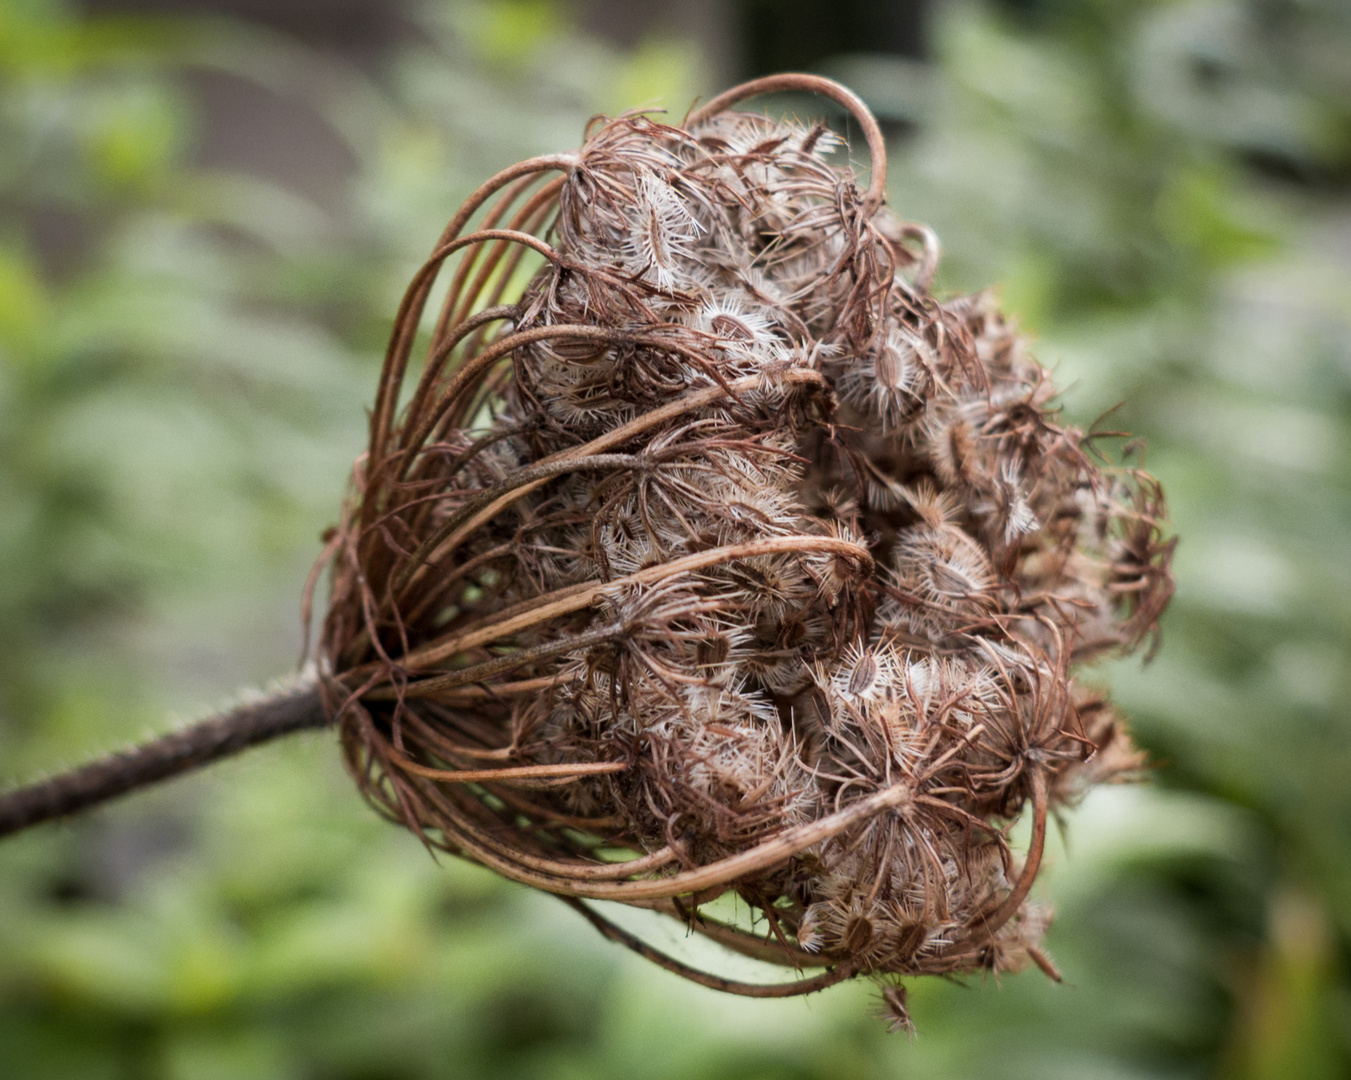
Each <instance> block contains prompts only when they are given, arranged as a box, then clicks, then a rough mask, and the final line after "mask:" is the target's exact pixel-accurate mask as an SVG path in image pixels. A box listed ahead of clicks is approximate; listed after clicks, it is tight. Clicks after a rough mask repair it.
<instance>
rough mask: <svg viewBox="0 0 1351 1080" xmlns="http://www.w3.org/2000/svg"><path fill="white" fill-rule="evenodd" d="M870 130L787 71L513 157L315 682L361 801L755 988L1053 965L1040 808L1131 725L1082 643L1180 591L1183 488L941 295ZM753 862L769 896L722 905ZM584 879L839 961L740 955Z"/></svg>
mask: <svg viewBox="0 0 1351 1080" xmlns="http://www.w3.org/2000/svg"><path fill="white" fill-rule="evenodd" d="M770 89H807V90H814V91H816V92H819V93H822V94H825V95H827V96H830V97H833V98H835V99H836V100H837V101H839V102H841V103H843V104H845V105H846V106H847V107H848V108H850V109H851V110H852V111H853V113H854V115H855V116H856V118H857V119H858V121H859V123H860V124H861V126H862V128H863V130H864V132H865V134H866V136H867V139H868V143H869V149H870V151H871V154H872V182H871V185H870V187H869V188H868V189H867V190H866V191H865V190H861V189H860V188H859V187H858V185H857V184H856V182H855V179H854V176H853V174H852V173H851V172H849V171H848V170H846V169H842V168H840V167H838V166H837V165H835V164H833V163H832V155H833V154H835V153H836V151H837V149H838V148H839V145H840V144H839V141H838V139H837V138H836V137H835V136H834V135H833V134H832V133H831V132H830V131H828V130H826V129H825V128H824V127H821V126H815V127H809V126H803V125H799V124H796V123H781V122H774V121H770V120H768V119H766V118H764V117H762V116H757V115H750V114H747V113H743V112H737V111H731V110H730V106H731V105H732V104H734V103H735V102H736V101H738V100H740V99H742V98H744V97H746V96H749V95H750V94H753V93H757V92H762V91H764V90H770ZM884 166H885V159H884V157H883V155H882V146H881V138H880V135H879V134H878V132H877V128H876V124H875V123H874V122H873V120H872V118H871V116H869V115H868V113H867V111H866V109H864V107H863V106H862V104H861V103H860V102H859V101H858V100H857V99H856V98H855V97H854V96H853V95H852V94H850V93H849V92H848V91H847V90H845V89H843V88H842V87H839V86H837V85H836V84H833V83H828V82H826V81H825V80H820V79H815V78H812V77H807V76H784V77H778V78H777V79H772V80H761V81H760V82H758V83H752V84H749V85H747V86H745V87H742V88H740V89H738V90H736V91H732V92H730V93H729V94H727V95H724V96H723V97H721V98H719V99H716V100H715V101H714V102H712V103H711V104H710V105H709V106H707V107H705V108H704V109H702V110H700V111H699V112H697V113H696V114H693V115H692V116H690V117H689V118H687V120H686V122H685V124H684V126H681V127H676V126H668V125H665V124H661V123H658V122H656V121H655V120H653V119H650V118H648V117H645V116H641V115H629V116H625V117H621V118H619V119H616V120H609V121H602V122H598V123H597V124H596V125H594V127H593V130H592V131H591V133H590V135H589V136H588V138H587V140H586V142H585V144H584V145H583V146H582V148H581V149H580V150H579V151H578V152H577V153H576V154H572V155H560V156H557V157H551V158H540V159H534V160H532V161H529V162H525V163H522V164H521V165H519V166H516V167H514V168H512V169H508V170H506V171H505V172H504V173H502V174H499V176H497V177H495V178H494V179H493V180H492V181H490V182H489V183H488V184H486V185H484V187H483V188H481V189H480V190H479V191H478V192H476V193H475V194H474V195H473V196H472V197H471V198H470V200H469V202H468V203H466V205H465V206H464V207H463V208H462V210H461V211H460V213H459V214H457V216H456V218H455V219H454V220H453V221H452V223H451V225H450V226H449V228H448V229H447V231H446V233H445V234H444V235H443V236H442V238H441V241H440V243H439V245H438V247H437V250H436V252H435V253H434V255H433V256H432V258H431V260H430V261H429V262H428V263H427V265H426V266H425V267H424V268H423V270H422V271H421V272H420V273H419V274H418V276H417V278H415V280H414V282H413V284H412V286H411V287H410V290H409V293H408V296H407V298H406V300H405V303H404V305H403V308H402V310H401V312H400V315H399V319H398V322H397V325H396V329H395V332H394V336H393V341H392V343H391V347H390V352H389V356H388V359H387V363H386V367H385V372H384V377H383V380H382V383H381V387H380V393H379V397H378V400H377V403H376V407H375V411H374V415H373V418H372V435H371V445H370V450H369V453H368V454H367V455H366V456H364V457H363V458H362V459H361V460H360V461H359V463H358V466H357V469H356V471H355V480H354V484H355V495H354V498H353V499H352V500H351V502H350V505H349V506H348V507H347V510H346V513H345V516H344V519H343V521H342V524H341V527H340V528H339V529H338V530H337V531H336V534H335V536H334V539H333V541H332V543H331V545H330V555H331V557H332V558H333V560H334V576H333V594H332V601H331V610H330V612H329V615H328V618H327V622H326V624H325V630H324V640H323V650H322V651H323V659H324V661H325V665H326V672H327V674H326V682H327V696H328V701H329V706H330V708H331V710H332V712H333V713H334V715H335V716H336V717H337V718H338V719H339V721H340V723H341V728H342V732H343V737H344V740H345V746H346V751H347V755H348V759H349V761H350V764H351V767H352V769H353V770H354V772H355V774H356V775H357V777H358V778H359V780H360V782H361V784H362V786H363V788H364V790H365V791H366V793H367V795H368V796H369V797H370V798H371V799H372V800H373V801H374V802H375V804H376V805H377V806H378V807H380V808H382V809H383V810H384V811H386V812H387V813H388V814H389V815H390V816H391V817H392V818H394V819H396V820H398V821H401V822H403V823H405V824H406V825H407V826H408V827H409V828H411V829H413V830H414V831H415V832H417V833H418V834H419V835H420V836H421V837H422V838H423V839H424V840H425V841H426V842H427V843H429V844H432V845H435V846H438V847H442V848H444V849H446V850H449V851H452V852H455V853H457V854H461V855H464V856H466V857H468V858H471V859H474V860H476V861H478V862H480V863H483V864H485V865H487V866H490V867H493V868H495V869H497V870H499V871H501V872H502V873H504V874H506V875H507V876H509V877H511V878H514V879H516V880H518V881H522V882H525V883H527V884H529V885H533V886H537V887H539V888H541V889H546V890H549V891H551V892H554V893H557V894H559V895H561V896H564V897H566V898H569V899H570V900H571V901H572V902H574V903H576V904H577V905H578V906H579V907H581V908H582V910H583V911H584V913H585V914H586V915H587V917H588V918H589V919H591V921H592V922H593V923H595V924H596V925H597V926H599V927H600V928H601V929H602V931H603V932H605V933H606V934H607V935H608V936H610V937H612V938H615V939H616V940H622V941H624V942H625V943H626V944H629V945H630V946H632V947H634V948H637V949H639V950H640V951H642V952H643V953H644V955H648V956H650V957H652V958H653V959H656V960H658V961H659V962H661V963H663V964H664V965H665V966H668V967H670V968H672V969H673V970H678V971H680V972H681V973H682V974H685V975H687V976H689V977H691V978H695V979H697V980H699V981H701V982H704V983H706V984H709V985H715V986H719V987H721V988H723V989H730V990H735V991H737V992H741V993H750V994H756V995H760V996H766V995H770V994H788V993H800V992H807V991H810V990H814V989H817V988H819V987H821V986H824V985H827V984H829V983H831V982H836V981H839V980H840V979H844V978H848V977H851V976H853V975H856V974H861V973H862V974H869V975H873V976H876V977H879V978H883V979H885V978H886V977H888V976H899V975H908V974H919V973H949V972H962V971H969V970H974V969H982V968H984V969H994V970H996V971H1012V970H1017V969H1018V968H1020V967H1022V966H1024V965H1025V964H1026V963H1027V962H1028V961H1029V960H1032V961H1036V962H1037V963H1039V964H1040V965H1041V966H1043V967H1044V968H1046V969H1047V970H1048V971H1053V970H1054V969H1053V968H1051V967H1050V965H1049V962H1048V961H1046V960H1045V958H1044V957H1043V956H1042V955H1041V954H1040V952H1039V951H1038V941H1039V939H1040V937H1041V935H1042V932H1043V931H1044V929H1045V928H1046V925H1047V922H1048V914H1047V912H1046V911H1045V909H1043V908H1041V907H1039V906H1037V905H1035V904H1033V903H1031V902H1029V900H1028V898H1027V897H1028V890H1029V887H1030V885H1031V883H1032V879H1033V877H1034V876H1035V874H1036V872H1037V868H1038V865H1039V863H1040V857H1041V848H1042V843H1043V839H1044V835H1045V823H1046V816H1047V813H1048V810H1050V809H1052V808H1054V807H1055V806H1058V805H1062V804H1065V803H1067V802H1069V801H1072V800H1073V799H1074V798H1075V797H1076V796H1077V795H1078V794H1079V793H1080V792H1081V791H1082V790H1083V789H1084V788H1085V787H1086V786H1087V785H1089V784H1091V783H1095V782H1098V781H1102V780H1107V779H1111V778H1113V777H1115V776H1118V775H1120V774H1121V773H1122V772H1125V771H1129V770H1131V769H1133V768H1136V767H1138V764H1139V762H1138V758H1137V756H1136V754H1135V753H1134V751H1133V750H1132V749H1131V746H1130V743H1129V741H1128V739H1127V738H1126V736H1125V735H1124V733H1123V732H1122V729H1121V727H1120V725H1119V724H1118V722H1117V721H1116V719H1115V717H1114V716H1113V713H1112V710H1111V709H1110V707H1109V706H1108V705H1107V703H1106V702H1105V701H1104V700H1103V699H1102V698H1101V697H1098V696H1095V695H1093V694H1091V693H1089V692H1086V691H1084V690H1083V689H1081V688H1079V687H1078V686H1076V685H1075V684H1074V682H1073V681H1072V679H1071V675H1070V673H1071V671H1072V670H1073V669H1074V668H1075V666H1076V665H1077V664H1079V663H1080V662H1082V661H1084V660H1087V659H1090V658H1092V657H1094V656H1097V655H1099V654H1101V653H1103V652H1105V651H1118V652H1119V651H1125V650H1129V649H1132V648H1134V647H1135V646H1136V645H1138V644H1139V643H1140V642H1141V640H1142V639H1143V638H1145V637H1147V636H1148V635H1150V634H1151V633H1152V632H1153V631H1154V629H1155V626H1156V620H1157V617H1158V615H1159V613H1160V611H1161V610H1162V608H1163V606H1164V604H1165V603H1166V602H1167V599H1168V597H1169V595H1170V592H1171V588H1172V583H1171V578H1170V576H1169V558H1170V554H1171V542H1170V541H1167V540H1165V539H1164V536H1163V531H1162V528H1161V524H1160V522H1161V515H1162V496H1161V493H1160V490H1159V487H1158V485H1157V484H1156V483H1155V481H1154V480H1152V479H1151V478H1150V477H1148V476H1147V475H1145V474H1143V473H1141V472H1138V471H1133V470H1125V469H1119V468H1111V467H1107V466H1106V465H1105V464H1103V463H1102V462H1101V461H1100V459H1099V458H1098V456H1097V455H1096V454H1095V453H1094V451H1093V447H1092V440H1091V439H1090V438H1088V437H1086V436H1085V435H1084V433H1083V432H1081V431H1078V430H1075V429H1073V428H1068V427H1064V426H1062V425H1061V424H1060V423H1059V422H1058V419H1057V416H1056V413H1055V412H1054V410H1053V407H1052V399H1053V395H1054V388H1053V386H1052V385H1051V383H1050V380H1049V378H1048V376H1047V372H1046V371H1045V370H1044V369H1042V368H1041V367H1040V366H1038V364H1037V363H1036V362H1035V361H1034V360H1033V359H1031V358H1030V357H1029V356H1028V355H1027V353H1026V351H1025V350H1024V347H1023V343H1022V342H1021V341H1020V339H1019V337H1018V336H1017V334H1016V333H1015V332H1014V331H1013V330H1012V328H1011V327H1010V326H1009V325H1008V323H1007V322H1006V321H1005V319H1004V318H1003V316H1002V315H1001V314H1000V312H999V311H998V309H997V307H996V305H995V303H994V301H993V299H992V298H991V297H990V296H989V295H988V294H980V295H976V296H962V297H957V298H955V299H949V300H940V299H939V298H937V297H935V296H934V295H932V294H931V293H930V291H929V286H930V282H931V279H932V275H933V272H934V268H935V263H936V261H937V244H936V241H935V240H934V237H933V236H932V234H931V233H930V232H929V231H928V230H927V229H925V228H924V227H923V226H918V225H909V224H902V223H900V222H897V221H896V220H894V219H893V218H891V217H890V216H889V215H888V214H887V213H886V212H884V211H883V210H882V209H881V202H882V199H881V192H882V190H883V183H884V177H883V169H884ZM554 174H557V175H554ZM480 215H481V216H480ZM476 216H480V217H479V225H478V227H477V229H476V230H473V231H467V230H468V229H469V222H470V221H471V220H473V219H474V218H475V217H476ZM452 257H454V259H455V260H456V268H455V272H454V274H453V277H452V280H451V283H450V286H449V290H448V295H447V297H446V299H445V301H444V303H443V305H442V308H441V315H440V318H439V320H438V322H437V323H436V328H435V330H434V332H433V334H432V339H431V342H430V347H429V350H428V358H427V361H426V364H425V367H424V369H423V371H422V374H421V376H420V379H419V381H418V382H417V384H416V386H415V387H413V388H412V389H411V390H408V389H407V388H406V387H405V371H406V368H407V363H408V357H409V355H410V352H411V349H412V346H413V341H414V337H415V335H416V332H417V328H418V324H419V321H420V319H421V316H422V312H423V310H424V307H425V305H426V303H427V300H428V294H429V291H430V289H431V286H432V283H433V281H434V279H435V278H436V276H437V274H438V273H439V271H440V270H441V268H442V266H443V265H444V264H446V263H447V261H448V260H450V259H451V258H452ZM532 263H533V264H534V265H536V266H537V267H538V269H536V270H534V271H533V273H531V271H530V266H531V264H532ZM401 397H406V398H407V404H406V405H405V406H403V408H402V412H401V413H398V408H397V407H398V402H399V401H400V399H401ZM1028 805H1030V806H1031V811H1032V818H1033V831H1032V842H1031V848H1030V850H1029V851H1028V852H1027V853H1026V854H1025V855H1024V856H1023V857H1022V858H1021V859H1019V858H1018V857H1017V856H1016V855H1015V854H1014V852H1013V851H1012V850H1011V849H1010V846H1009V844H1008V842H1007V839H1006V831H1007V826H1008V824H1009V823H1010V822H1011V821H1013V820H1014V819H1016V818H1017V817H1018V816H1019V814H1020V813H1021V812H1022V810H1023V809H1024V807H1026V806H1028ZM728 892H732V893H735V894H737V895H739V896H740V897H742V898H743V899H744V900H745V901H747V902H748V903H749V904H750V905H751V907H752V909H753V910H754V911H755V912H756V913H757V916H758V925H759V926H761V927H762V928H763V932H757V930H756V929H755V928H745V927H737V926H734V925H731V924H725V923H721V922H719V921H717V920H715V919H713V918H711V917H709V916H707V915H705V914H701V913H700V912H699V907H700V905H701V904H704V903H706V902H708V901H710V900H712V899H714V898H715V897H718V896H720V895H723V894H725V893H728ZM586 898H592V899H609V900H621V901H627V902H630V903H633V904H637V905H640V906H647V907H655V908H657V909H659V910H662V911H666V912H668V913H669V914H672V915H674V916H676V917H678V918H681V919H684V920H686V921H687V922H688V923H689V925H690V927H691V928H692V929H694V930H697V931H700V932H702V933H706V934H708V935H710V936H712V937H714V938H716V939H717V940H719V941H722V942H723V943H725V944H727V945H729V946H730V947H732V948H734V949H738V950H740V951H742V952H745V953H748V954H750V955H754V956H759V957H762V958H766V959H771V960H778V961H780V962H782V963H785V964H789V965H793V966H796V967H798V968H803V967H810V966H820V967H825V968H826V969H827V970H826V971H825V972H824V973H823V974H819V975H816V976H814V977H804V978H801V979H799V980H798V981H796V982H790V983H786V984H783V985H780V986H773V987H764V986H755V985H750V984H743V983H733V982H730V981H727V980H723V979H719V978H717V977H716V976H712V975H707V974H704V973H702V972H697V971H694V970H693V969H689V968H686V967H685V966H684V965H682V964H680V963H679V962H678V961H675V960H672V959H670V958H667V957H663V956H661V955H660V954H657V953H655V952H653V951H652V950H651V949H649V948H648V947H647V946H645V945H643V944H642V943H641V942H639V941H636V940H635V939H633V938H631V937H630V936H629V935H628V934H627V933H626V932H624V931H621V930H619V929H618V928H616V927H614V926H612V925H610V924H609V923H607V922H605V920H603V919H602V918H601V917H600V916H599V915H597V914H596V913H595V912H593V911H591V910H590V909H589V908H585V906H584V905H582V904H581V901H582V900H583V899H586ZM888 986H889V989H888V991H887V994H886V996H885V1000H886V1001H887V1002H888V1003H890V1007H891V1011H892V1013H893V1018H894V1020H895V1021H896V1022H897V1023H898V1024H902V1025H903V1024H905V1023H906V1022H907V1018H906V1017H905V1015H904V1001H905V997H904V993H903V992H902V991H901V990H900V988H899V987H896V986H894V985H891V984H888Z"/></svg>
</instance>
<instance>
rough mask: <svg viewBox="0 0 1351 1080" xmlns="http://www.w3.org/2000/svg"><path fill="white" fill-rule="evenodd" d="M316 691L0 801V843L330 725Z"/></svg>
mask: <svg viewBox="0 0 1351 1080" xmlns="http://www.w3.org/2000/svg"><path fill="white" fill-rule="evenodd" d="M328 722H329V721H328V716H327V714H325V712H324V709H323V706H322V705H321V704H320V701H319V691H318V689H317V688H316V687H315V686H314V685H313V684H309V685H305V686H302V687H299V688H297V689H293V690H287V691H283V692H281V693H278V694H274V695H273V696H271V697H268V698H265V699H264V700H262V701H254V702H249V703H248V704H245V705H240V706H239V707H238V708H235V709H232V710H230V711H229V712H227V713H223V714H221V715H220V716H213V717H211V718H209V719H207V720H202V721H200V722H198V723H196V724H192V725H190V726H188V727H185V728H183V729H181V730H179V731H173V732H170V733H169V734H167V735H161V736H159V737H158V738H155V739H151V740H150V741H149V742H145V743H141V744H140V745H139V746H133V747H131V748H130V749H127V750H119V751H118V752H117V753H115V754H109V755H108V756H107V757H104V758H100V759H99V760H97V761H91V762H90V763H89V764H87V765H81V766H80V767H79V768H76V769H72V770H70V771H69V772H64V773H60V774H58V775H56V776H53V777H50V778H48V779H46V780H40V781H38V782H37V783H35V784H29V785H28V786H27V787H21V788H17V789H15V790H14V791H9V792H6V793H4V794H3V795H0V836H8V835H10V834H11V833H16V832H20V831H21V830H23V829H27V828H29V827H30V826H32V825H40V824H41V823H42V822H44V821H52V820H54V819H56V818H62V817H68V816H69V815H71V814H76V813H79V812H80V811H82V810H87V809H89V808H90V807H93V806H98V805H99V804H100V803H104V802H107V801H108V800H109V799H115V798H116V797H117V796H119V795H125V794H127V793H128V792H131V791H136V790H138V789H140V788H143V787H148V786H149V785H151V784H155V783H159V782H160V781H161V780H168V779H171V778H172V777H175V776H178V775H180V774H181V773H185V772H190V771H191V770H193V769H197V768H200V767H201V766H203V765H209V764H211V763H212V762H215V761H220V760H221V759H222V758H227V757H231V756H233V755H234V754H238V753H239V752H240V751H241V750H247V749H248V748H249V747H250V746H256V745H258V744H259V743H264V742H268V741H270V740H272V739H277V738H280V737H281V736H283V735H290V734H292V733H294V732H297V731H304V730H307V729H309V728H321V727H326V726H327V725H328Z"/></svg>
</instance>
